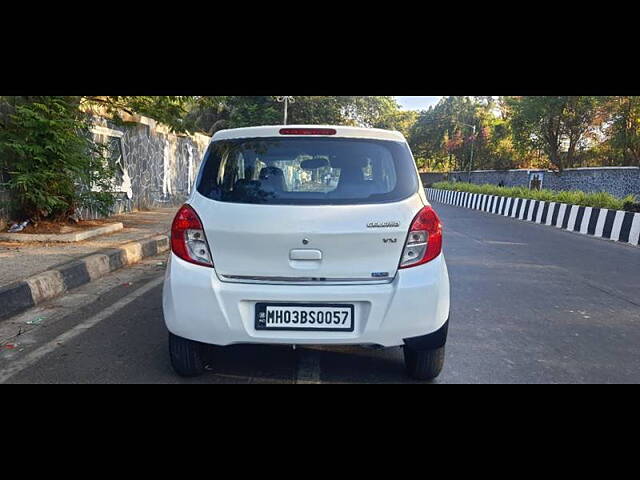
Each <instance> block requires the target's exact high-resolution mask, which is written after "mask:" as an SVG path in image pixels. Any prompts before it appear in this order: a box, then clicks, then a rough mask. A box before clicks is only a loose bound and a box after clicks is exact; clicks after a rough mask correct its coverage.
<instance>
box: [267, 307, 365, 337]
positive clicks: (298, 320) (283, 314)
mask: <svg viewBox="0 0 640 480" xmlns="http://www.w3.org/2000/svg"><path fill="white" fill-rule="evenodd" d="M353 311H354V308H353V305H344V304H342V305H337V304H331V305H328V304H326V303H322V304H309V303H305V304H292V303H257V304H256V330H306V331H312V330H313V331H324V332H338V331H339V332H353V331H354V314H353Z"/></svg>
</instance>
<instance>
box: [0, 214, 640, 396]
mask: <svg viewBox="0 0 640 480" xmlns="http://www.w3.org/2000/svg"><path fill="white" fill-rule="evenodd" d="M435 208H436V210H437V211H438V213H439V214H440V216H441V218H442V221H443V223H444V226H445V231H444V235H445V237H444V238H445V240H444V249H445V255H446V258H447V262H448V265H449V273H450V277H451V287H452V292H451V296H452V297H451V305H452V311H451V324H450V329H449V341H448V344H447V356H446V363H445V367H444V370H443V372H442V374H441V376H440V377H439V378H438V379H437V380H435V381H433V382H431V383H433V384H439V383H637V382H640V348H638V345H640V295H639V292H640V248H637V247H632V246H628V245H624V244H619V243H614V242H609V241H606V240H600V239H596V238H591V237H587V236H583V235H578V234H573V233H570V232H566V231H561V230H558V229H555V228H550V227H546V226H541V225H536V224H532V223H527V222H521V221H518V220H514V219H510V218H504V217H501V216H494V215H490V214H486V213H482V212H478V211H472V210H467V209H462V208H456V207H451V206H445V205H439V204H436V205H435ZM162 260H163V258H155V259H149V260H147V261H145V262H142V263H141V264H140V265H138V266H136V267H133V268H131V269H127V271H126V272H121V273H118V274H112V276H108V277H105V279H101V280H99V281H97V282H94V283H92V284H89V285H85V286H84V287H81V288H80V289H78V291H77V292H75V291H74V292H73V293H72V294H69V295H68V296H67V298H63V299H60V300H58V301H54V302H52V304H51V305H44V306H42V307H39V309H37V310H34V311H32V312H27V313H25V314H23V315H22V316H20V318H17V319H13V320H12V321H11V322H10V323H4V324H0V340H1V342H0V343H3V342H4V343H6V342H14V344H15V348H12V349H7V348H0V382H1V381H3V380H4V381H6V382H7V383H259V382H266V383H274V382H278V383H294V382H299V383H411V380H409V379H408V378H407V377H406V376H405V374H404V366H403V359H402V351H401V349H400V348H392V349H384V350H371V349H364V348H357V347H327V348H324V347H323V348H304V347H298V348H297V349H296V350H293V349H292V348H291V347H280V346H250V345H243V346H234V347H226V348H212V349H211V351H210V365H211V367H210V371H209V372H208V373H206V374H205V375H204V376H202V377H199V378H196V379H189V380H185V379H182V378H179V377H177V376H176V375H175V374H174V373H173V372H172V370H171V366H170V364H169V359H168V353H167V332H166V330H165V327H164V324H163V321H162V311H161V284H160V283H159V279H160V278H161V276H162V273H163V269H164V267H163V266H162V265H159V262H160V261H162ZM154 282H156V283H155V284H154ZM125 303H126V304H125ZM121 305H123V306H121ZM39 315H41V316H44V317H45V321H43V322H42V324H40V325H36V326H33V325H31V326H30V327H29V328H26V322H28V321H29V319H33V318H37V316H39ZM98 320H99V321H98ZM87 322H89V323H91V325H87ZM23 327H25V328H24V330H23ZM16 331H17V332H18V333H20V335H19V336H17V337H15V336H14V337H13V338H10V337H9V336H8V335H15V332H16ZM70 331H71V332H73V335H69V332H70ZM3 332H4V338H3ZM65 332H66V333H65Z"/></svg>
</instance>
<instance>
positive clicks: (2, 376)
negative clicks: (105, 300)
mask: <svg viewBox="0 0 640 480" xmlns="http://www.w3.org/2000/svg"><path fill="white" fill-rule="evenodd" d="M163 280H164V276H160V277H158V278H156V279H155V280H152V281H151V282H149V283H147V284H146V285H145V286H143V287H140V288H139V289H138V290H136V291H135V292H133V293H131V294H130V295H127V296H126V297H124V298H122V299H121V300H119V301H117V302H116V303H114V304H113V305H111V306H110V307H108V308H106V309H104V310H102V311H101V312H100V313H98V314H97V315H95V316H93V317H91V318H89V319H88V320H85V321H84V322H82V323H79V324H78V325H76V326H75V327H73V328H72V329H71V330H67V331H66V332H64V333H63V334H61V335H58V336H57V337H56V338H54V339H53V340H51V341H50V342H48V343H45V344H44V345H43V346H41V347H39V348H37V349H35V350H34V351H33V352H30V353H28V354H27V355H25V356H24V357H23V358H20V359H16V360H13V361H11V363H10V364H9V365H8V366H7V367H6V368H4V369H2V370H0V383H4V382H6V381H7V380H8V379H10V378H11V377H13V376H14V375H15V374H17V373H19V372H20V371H22V370H24V369H25V368H27V367H29V366H31V365H33V364H34V363H36V362H37V361H38V360H40V359H41V358H42V357H44V356H46V355H48V354H49V353H51V352H53V351H54V350H56V349H57V348H58V347H60V345H61V344H64V343H65V342H68V341H70V340H72V339H74V338H75V337H77V336H78V335H80V334H82V333H84V332H86V331H87V330H89V329H90V328H91V327H94V326H96V325H97V324H98V323H100V322H101V321H103V320H105V319H106V318H109V317H110V316H111V315H113V314H114V313H116V312H118V311H119V310H121V309H123V308H124V307H126V306H127V305H129V304H130V303H132V302H133V301H134V300H136V299H138V298H140V297H141V296H142V295H144V294H146V293H147V292H149V291H150V290H153V289H154V288H156V287H157V286H158V285H160V284H161V283H162V282H163Z"/></svg>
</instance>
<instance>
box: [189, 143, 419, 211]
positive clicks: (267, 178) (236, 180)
mask: <svg viewBox="0 0 640 480" xmlns="http://www.w3.org/2000/svg"><path fill="white" fill-rule="evenodd" d="M203 162H204V165H203V167H202V169H201V172H200V176H199V178H198V184H197V189H198V192H200V193H201V194H202V195H204V196H206V197H208V198H211V199H213V200H218V201H221V202H232V203H253V204H272V205H344V204H364V203H368V204H370V203H388V202H396V201H399V200H402V199H405V198H407V197H409V196H411V195H412V194H414V193H416V191H417V190H418V179H417V175H416V170H415V166H414V165H413V159H412V157H411V153H410V151H409V147H408V146H407V144H406V143H404V142H393V141H387V140H369V139H351V138H308V137H304V138H302V137H301V138H255V139H239V140H221V141H217V142H212V143H211V145H210V146H209V148H208V150H207V153H206V154H205V158H204V160H203Z"/></svg>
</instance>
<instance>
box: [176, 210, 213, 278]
mask: <svg viewBox="0 0 640 480" xmlns="http://www.w3.org/2000/svg"><path fill="white" fill-rule="evenodd" d="M171 251H172V252H173V253H175V254H176V255H177V256H178V257H180V258H181V259H182V260H184V261H186V262H189V263H194V264H196V265H202V266H203V267H213V261H212V260H211V253H210V251H209V245H208V244H207V239H206V237H205V235H204V228H203V227H202V222H201V221H200V217H198V214H197V213H196V212H195V210H194V209H193V208H191V207H190V206H189V205H183V206H182V207H181V208H180V210H178V213H177V214H176V218H174V219H173V224H172V225H171Z"/></svg>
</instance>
